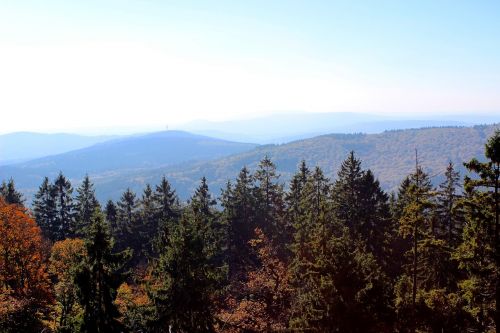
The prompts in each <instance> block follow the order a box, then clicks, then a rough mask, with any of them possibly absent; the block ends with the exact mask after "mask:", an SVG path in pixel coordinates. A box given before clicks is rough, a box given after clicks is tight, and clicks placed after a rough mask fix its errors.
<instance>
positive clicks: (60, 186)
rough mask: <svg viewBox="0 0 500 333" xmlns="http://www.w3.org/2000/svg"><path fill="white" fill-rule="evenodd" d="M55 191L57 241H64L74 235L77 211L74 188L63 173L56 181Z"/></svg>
mask: <svg viewBox="0 0 500 333" xmlns="http://www.w3.org/2000/svg"><path fill="white" fill-rule="evenodd" d="M54 190H55V193H56V218H55V240H63V239H65V238H67V237H70V236H72V235H73V232H74V229H75V211H74V204H73V196H72V195H73V187H72V186H71V182H70V181H69V180H68V179H67V178H66V177H65V176H64V175H63V173H62V172H60V173H59V175H58V176H57V178H56V179H55V181H54Z"/></svg>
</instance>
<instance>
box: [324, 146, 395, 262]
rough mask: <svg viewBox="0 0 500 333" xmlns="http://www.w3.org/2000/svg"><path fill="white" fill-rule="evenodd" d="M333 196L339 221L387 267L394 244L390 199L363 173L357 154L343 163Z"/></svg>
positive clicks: (370, 176) (375, 182) (372, 176)
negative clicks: (391, 247)
mask: <svg viewBox="0 0 500 333" xmlns="http://www.w3.org/2000/svg"><path fill="white" fill-rule="evenodd" d="M332 195H333V205H334V214H335V217H336V219H337V220H338V221H340V222H341V223H342V224H343V225H345V226H347V227H349V229H350V230H351V232H352V233H353V237H354V238H360V240H362V241H363V242H364V243H365V244H366V247H367V248H368V250H369V251H370V252H372V253H373V254H374V255H375V256H376V258H378V259H379V261H380V263H381V264H386V261H387V260H388V257H389V255H388V254H389V246H390V241H391V223H390V222H391V221H390V210H389V203H388V200H389V198H388V196H387V194H385V193H384V191H382V189H381V188H380V184H379V182H378V181H377V180H376V179H375V177H374V175H373V173H372V172H371V170H366V171H365V170H362V168H361V161H360V160H359V159H357V158H356V157H355V156H354V152H351V153H350V154H349V157H348V158H347V159H346V160H345V161H344V162H342V165H341V167H340V170H339V172H338V175H337V180H336V181H335V183H334V187H333V194H332ZM386 266H387V264H386Z"/></svg>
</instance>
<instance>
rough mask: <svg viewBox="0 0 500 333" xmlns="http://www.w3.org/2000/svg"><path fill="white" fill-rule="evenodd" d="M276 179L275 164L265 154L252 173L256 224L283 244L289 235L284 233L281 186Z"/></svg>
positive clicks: (274, 239)
mask: <svg viewBox="0 0 500 333" xmlns="http://www.w3.org/2000/svg"><path fill="white" fill-rule="evenodd" d="M278 179H279V175H278V174H277V173H276V166H275V165H274V163H273V162H272V161H271V160H270V159H269V157H268V156H265V157H264V158H263V159H262V160H261V161H260V163H259V167H258V169H257V171H256V172H255V174H254V180H255V185H256V186H255V192H256V194H255V196H256V198H257V204H258V207H257V213H258V215H257V218H258V226H259V227H260V228H261V229H262V231H263V232H264V233H265V234H266V235H267V236H268V237H270V238H271V239H272V240H273V241H275V243H277V244H284V243H287V242H288V240H289V238H290V237H291V236H290V235H287V234H286V231H287V229H286V226H285V221H284V211H285V206H284V194H283V186H282V185H281V184H278Z"/></svg>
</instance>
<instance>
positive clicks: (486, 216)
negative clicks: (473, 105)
mask: <svg viewBox="0 0 500 333" xmlns="http://www.w3.org/2000/svg"><path fill="white" fill-rule="evenodd" d="M485 156H486V158H487V161H486V162H483V163H482V162H479V161H478V160H477V159H472V160H471V161H470V162H468V163H465V167H466V168H467V169H468V170H469V171H470V172H474V173H476V174H477V176H478V178H477V179H472V178H469V177H466V179H465V190H466V193H468V200H467V206H468V207H467V223H466V229H465V231H464V242H463V244H462V245H461V248H460V249H459V254H458V258H459V259H460V261H461V267H463V268H464V269H465V270H466V271H467V273H468V279H466V280H465V281H463V282H462V284H461V285H462V287H463V289H464V290H465V291H466V293H465V294H466V295H471V294H472V295H474V296H473V297H470V296H469V297H467V301H468V309H469V312H471V313H472V314H473V315H474V317H475V319H476V321H477V325H478V326H479V327H480V328H481V329H486V328H488V326H490V323H489V321H490V320H491V319H492V321H493V322H494V327H495V330H496V332H500V206H499V205H500V193H499V191H500V131H496V132H495V134H494V135H493V136H492V137H491V138H489V139H488V142H487V143H486V146H485ZM489 313H491V314H492V315H491V317H492V318H491V319H490V318H489Z"/></svg>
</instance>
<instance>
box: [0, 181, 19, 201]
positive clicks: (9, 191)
mask: <svg viewBox="0 0 500 333" xmlns="http://www.w3.org/2000/svg"><path fill="white" fill-rule="evenodd" d="M0 196H2V197H3V199H4V200H5V202H6V203H8V204H15V205H21V206H23V205H24V198H23V195H22V193H21V192H19V191H18V190H17V189H16V185H15V184H14V179H12V178H10V179H9V181H8V182H7V183H5V181H3V182H2V185H0Z"/></svg>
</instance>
